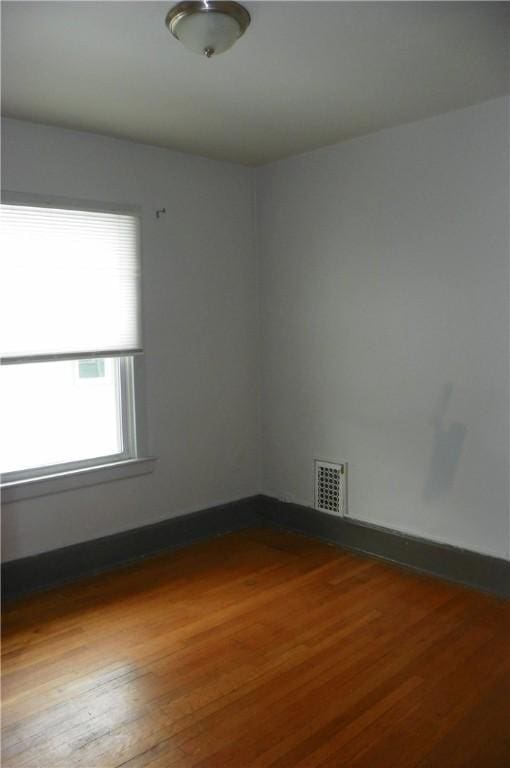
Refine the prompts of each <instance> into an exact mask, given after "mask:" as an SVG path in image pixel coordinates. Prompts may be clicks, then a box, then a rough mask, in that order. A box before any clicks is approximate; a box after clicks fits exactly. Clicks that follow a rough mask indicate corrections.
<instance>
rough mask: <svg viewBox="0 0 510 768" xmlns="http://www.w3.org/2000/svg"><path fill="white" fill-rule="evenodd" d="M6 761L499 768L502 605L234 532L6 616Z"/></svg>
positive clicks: (378, 567)
mask: <svg viewBox="0 0 510 768" xmlns="http://www.w3.org/2000/svg"><path fill="white" fill-rule="evenodd" d="M2 679H3V685H2V704H3V718H2V765H4V766H5V768H120V766H122V767H123V768H269V767H270V766H271V768H340V767H341V766H352V768H355V767H356V768H368V767H369V766H370V768H374V767H375V768H398V766H401V768H413V767H414V768H434V767H435V766H447V768H468V767H469V768H478V766H479V768H500V767H501V768H503V766H506V765H508V764H510V713H509V711H508V707H509V702H510V604H509V603H507V602H504V601H502V600H498V599H497V598H494V597H490V596H485V595H482V594H479V593H476V592H474V591H470V590H467V589H464V588H462V587H459V586H456V585H452V584H447V583H444V582H441V581H438V580H435V579H432V578H428V577H425V576H421V575H418V574H415V573H412V572H410V571H406V570H403V569H399V568H398V567H393V566H391V565H388V564H385V563H381V562H378V561H376V560H373V559H368V558H363V557H359V556H356V555H353V554H350V553H347V552H342V551H340V550H337V549H334V548H332V547H330V546H327V545H325V544H322V543H320V542H317V541H311V540H308V539H306V538H304V537H301V536H296V535H293V534H289V533H284V532H277V531H273V530H262V529H261V530H258V531H243V532H240V533H235V534H232V535H229V536H225V537H221V538H218V539H214V540H212V541H209V542H202V543H199V544H197V545H194V546H192V547H190V548H188V549H186V550H180V551H178V552H173V553H169V554H166V555H160V556H157V557H155V558H152V559H150V560H147V561H144V562H142V563H138V564H136V565H134V566H131V567H129V568H124V569H121V570H118V571H114V572H110V573H108V574H103V575H100V576H97V577H94V578H92V579H89V580H87V581H84V582H82V583H79V584H73V585H68V586H66V587H63V588H59V589H56V590H53V591H50V592H47V593H45V594H41V595H37V596H33V597H31V598H29V599H26V600H23V601H20V602H18V603H15V604H12V605H7V606H5V608H4V614H3V643H2Z"/></svg>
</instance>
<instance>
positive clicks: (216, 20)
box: [165, 0, 250, 59]
mask: <svg viewBox="0 0 510 768" xmlns="http://www.w3.org/2000/svg"><path fill="white" fill-rule="evenodd" d="M165 23H166V25H167V27H168V29H169V31H170V32H171V33H172V35H173V36H174V37H176V38H177V40H180V41H181V43H183V44H184V45H185V46H186V47H187V48H189V49H190V50H191V51H195V53H201V54H203V55H204V56H207V58H208V59H210V58H211V56H217V55H218V54H219V53H223V52H224V51H228V49H229V48H231V47H232V46H233V45H234V43H235V41H236V40H237V39H238V38H239V37H241V36H242V35H243V34H244V32H245V31H246V29H247V27H248V25H249V23H250V14H249V13H248V11H247V10H246V8H243V6H242V5H239V3H233V2H214V1H213V0H201V2H184V3H178V5H175V6H174V7H173V8H171V9H170V10H169V11H168V14H167V17H166V22H165Z"/></svg>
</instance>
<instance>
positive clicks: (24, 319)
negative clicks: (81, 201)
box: [0, 204, 141, 363]
mask: <svg viewBox="0 0 510 768" xmlns="http://www.w3.org/2000/svg"><path fill="white" fill-rule="evenodd" d="M0 225H1V232H0V279H1V283H0V284H1V297H0V298H1V301H0V356H1V357H2V360H3V362H5V363H9V362H29V361H32V362H33V361H35V360H48V359H62V358H66V357H78V356H80V357H85V356H93V357H100V356H112V355H116V354H122V355H126V354H131V353H133V352H138V351H140V350H141V328H140V255H139V245H138V243H139V232H138V227H139V222H138V218H137V217H136V216H135V215H132V214H124V213H122V214H117V213H106V212H98V211H82V210H67V209H63V208H47V207H36V206H25V205H5V204H2V205H1V206H0Z"/></svg>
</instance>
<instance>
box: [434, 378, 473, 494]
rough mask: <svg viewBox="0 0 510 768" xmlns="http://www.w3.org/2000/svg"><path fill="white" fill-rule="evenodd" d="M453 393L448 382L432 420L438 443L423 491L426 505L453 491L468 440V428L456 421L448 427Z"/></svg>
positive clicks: (435, 445) (435, 438)
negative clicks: (446, 417) (448, 414)
mask: <svg viewBox="0 0 510 768" xmlns="http://www.w3.org/2000/svg"><path fill="white" fill-rule="evenodd" d="M452 391H453V386H452V384H451V383H450V382H447V383H446V384H445V385H444V387H443V391H442V393H441V396H440V398H439V401H438V404H437V408H436V411H435V414H434V416H433V417H432V424H433V426H434V442H433V445H432V452H431V455H430V462H429V468H428V472H427V478H426V480H425V488H424V490H423V498H424V499H425V500H426V501H433V500H434V499H437V498H438V497H439V496H441V495H442V494H444V493H446V491H448V489H449V488H450V487H451V485H452V483H453V478H454V476H455V472H456V471H457V466H458V463H459V459H460V455H461V453H462V449H463V446H464V441H465V439H466V432H467V427H466V426H465V425H464V424H461V423H460V422H458V421H453V422H452V423H451V424H450V426H449V427H446V425H445V414H446V410H447V408H448V403H449V402H450V399H451V396H452Z"/></svg>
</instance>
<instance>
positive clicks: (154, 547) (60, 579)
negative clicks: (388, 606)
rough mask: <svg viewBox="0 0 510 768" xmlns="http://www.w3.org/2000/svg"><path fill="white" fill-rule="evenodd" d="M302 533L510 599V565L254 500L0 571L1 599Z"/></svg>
mask: <svg viewBox="0 0 510 768" xmlns="http://www.w3.org/2000/svg"><path fill="white" fill-rule="evenodd" d="M261 525H262V526H263V525H265V526H272V527H276V528H282V529H284V530H287V531H294V532H296V533H301V534H304V535H305V536H310V537H313V538H317V539H321V540H322V541H327V542H329V543H332V544H335V545H337V546H339V547H342V548H344V549H349V550H353V551H355V552H360V553H363V554H366V555H370V556H372V557H378V558H380V559H383V560H387V561H390V562H393V563H396V564H398V565H403V566H406V567H408V568H413V569H414V570H418V571H421V572H424V573H428V574H431V575H433V576H438V577H440V578H443V579H447V580H449V581H455V582H458V583H460V584H464V585H466V586H469V587H473V588H475V589H479V590H482V591H485V592H491V593H493V594H496V595H498V596H500V597H505V598H510V561H507V560H501V559H499V558H497V557H490V556H488V555H480V554H478V553H476V552H471V551H469V550H465V549H458V548H457V547H451V546H448V545H446V544H437V543H435V542H432V541H429V540H427V539H420V538H416V537H414V536H408V535H406V534H403V533H399V532H398V531H392V530H389V529H387V528H380V527H377V526H373V525H368V524H366V523H362V522H360V521H356V520H352V519H349V518H339V517H334V516H332V515H327V514H324V513H323V512H317V510H315V509H311V508H310V507H305V506H301V505H299V504H291V503H288V502H283V501H279V500H278V499H273V498H270V497H268V496H251V497H249V498H246V499H241V500H240V501H234V502H231V503H229V504H222V505H220V506H217V507H210V508H209V509H204V510H202V511H200V512H194V513H192V514H189V515H181V516H180V517H174V518H171V519H170V520H164V521H163V522H161V523H154V524H153V525H145V526H143V527H141V528H134V529H132V530H129V531H122V532H121V533H116V534H113V535H112V536H104V537H102V538H100V539H94V540H92V541H85V542H83V543H80V544H73V545H72V546H70V547H63V548H62V549H56V550H52V551H51V552H43V553H41V554H39V555H33V556H32V557H24V558H21V559H19V560H11V561H9V562H7V563H4V564H3V565H2V597H3V598H4V599H15V598H18V597H22V596H23V595H27V594H30V593H33V592H37V591H41V590H44V589H48V588H50V587H54V586H58V585H60V584H65V583H68V582H71V581H76V580H78V579H80V578H83V577H86V576H92V575H94V574H97V573H101V572H103V571H108V570H111V569H113V568H116V567H118V566H122V565H126V564H128V563H131V562H134V561H136V560H140V559H142V558H145V557H150V556H151V555H155V554H157V553H159V552H164V551H169V550H172V549H178V548H181V547H185V546H187V545H188V544H192V543H193V542H195V541H200V540H203V539H208V538H211V537H213V536H220V535H222V534H225V533H229V532H230V531H238V530H242V529H246V528H252V527H254V526H261Z"/></svg>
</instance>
